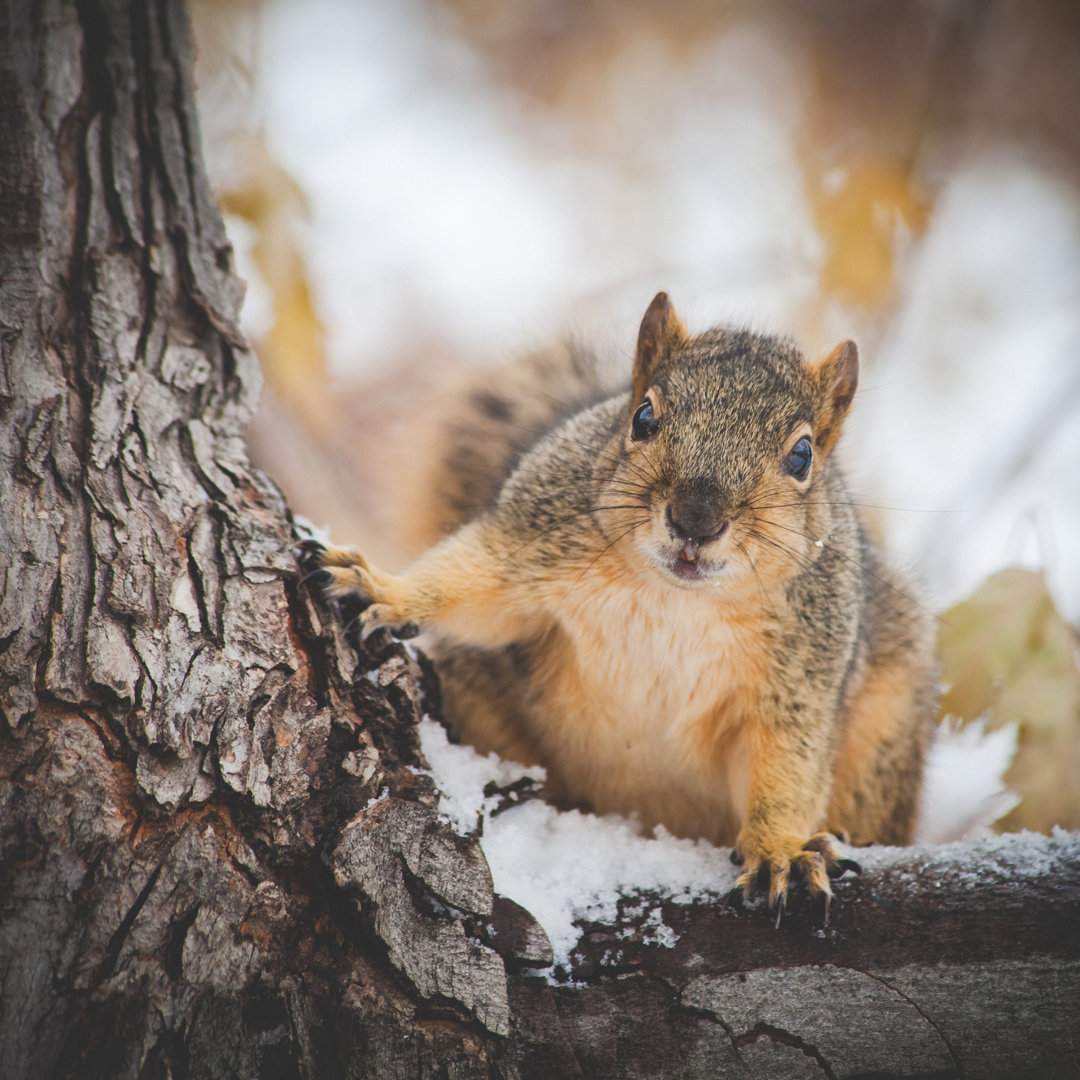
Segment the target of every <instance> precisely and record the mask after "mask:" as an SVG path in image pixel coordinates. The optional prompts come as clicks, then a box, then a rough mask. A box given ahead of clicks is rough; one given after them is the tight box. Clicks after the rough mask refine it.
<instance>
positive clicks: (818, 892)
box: [735, 832, 859, 908]
mask: <svg viewBox="0 0 1080 1080" xmlns="http://www.w3.org/2000/svg"><path fill="white" fill-rule="evenodd" d="M735 851H736V858H737V859H738V860H739V861H740V862H741V865H742V871H741V872H740V874H739V876H738V878H737V879H736V881H735V891H741V892H742V893H743V895H744V896H749V895H750V894H751V892H753V890H754V888H755V886H756V885H757V883H758V881H759V880H760V879H763V878H764V876H765V874H766V873H767V874H768V876H769V906H770V907H777V906H779V907H781V908H782V907H783V906H784V905H785V904H786V903H787V893H788V885H789V883H790V881H791V879H792V876H793V875H794V876H795V877H797V878H802V879H803V880H805V881H806V884H807V887H808V888H809V890H810V895H811V896H822V895H823V896H825V898H826V902H828V898H829V897H831V896H832V885H831V884H830V883H829V879H830V878H833V877H839V876H840V875H841V874H843V873H844V872H845V871H847V870H858V869H859V866H858V863H856V862H855V861H854V860H852V859H850V858H848V857H847V856H846V855H845V854H844V852H843V850H842V849H841V847H840V842H839V841H838V840H837V838H836V837H835V836H833V835H832V833H827V832H819V833H815V834H814V835H813V836H811V837H810V838H809V839H808V840H803V841H800V840H799V839H798V838H797V837H794V836H786V837H784V838H782V839H779V840H778V839H777V838H775V837H773V838H771V839H770V840H768V841H766V840H763V839H762V840H755V839H754V838H752V837H749V836H743V837H740V838H739V841H738V843H737V844H736V847H735Z"/></svg>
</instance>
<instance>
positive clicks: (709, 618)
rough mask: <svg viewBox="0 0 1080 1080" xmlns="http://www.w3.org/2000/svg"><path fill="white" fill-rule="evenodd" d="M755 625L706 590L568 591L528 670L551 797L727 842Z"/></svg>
mask: <svg viewBox="0 0 1080 1080" xmlns="http://www.w3.org/2000/svg"><path fill="white" fill-rule="evenodd" d="M760 631H761V624H760V619H758V618H755V617H753V616H752V615H746V614H743V615H740V614H739V613H737V612H733V611H732V610H731V609H730V608H725V606H724V605H722V604H721V603H719V602H718V601H717V600H716V599H715V597H714V596H712V595H711V594H710V592H709V591H707V590H704V589H702V590H682V589H678V588H673V587H671V586H665V585H664V583H662V582H660V583H659V584H658V585H657V586H650V585H649V584H646V585H645V586H644V587H643V588H641V589H631V588H627V587H626V583H625V582H622V583H621V587H616V588H612V587H610V583H608V585H607V587H605V583H603V582H601V581H595V582H590V583H589V585H588V586H582V587H580V588H578V589H576V590H575V591H574V592H573V594H571V595H568V596H567V598H566V602H565V603H564V604H563V605H561V610H560V635H561V640H560V643H559V647H557V648H554V649H552V650H550V651H549V654H548V659H547V667H546V669H545V670H544V671H543V672H537V675H538V676H539V679H538V685H539V686H540V687H541V689H540V701H539V702H538V706H539V708H540V709H541V710H542V711H543V723H542V729H543V730H542V742H543V747H544V757H545V759H546V761H545V763H546V764H547V765H548V772H549V783H550V785H551V786H552V788H553V789H554V794H555V795H556V796H557V797H562V798H564V799H567V800H570V801H575V802H587V803H588V804H589V805H591V806H592V808H593V809H594V810H596V811H597V812H598V813H607V812H612V811H615V812H620V813H630V812H632V811H635V810H636V811H637V812H638V814H639V815H640V818H641V821H642V824H643V825H644V826H646V827H651V826H652V825H654V824H656V823H657V822H663V823H664V824H665V826H666V827H667V828H668V829H670V830H671V831H672V832H675V833H677V834H680V835H690V836H708V837H711V838H712V839H713V840H715V841H717V842H721V843H730V842H732V841H733V840H734V835H735V833H736V832H737V830H738V827H739V825H740V824H741V821H742V818H743V816H744V812H745V802H746V788H747V782H748V781H747V747H746V739H745V735H746V726H747V721H748V720H751V719H752V717H753V715H754V714H755V712H756V707H757V700H758V696H759V694H760V687H761V683H762V669H761V660H760V656H764V650H763V648H762V647H761V641H760V636H759V635H760ZM759 649H760V656H759Z"/></svg>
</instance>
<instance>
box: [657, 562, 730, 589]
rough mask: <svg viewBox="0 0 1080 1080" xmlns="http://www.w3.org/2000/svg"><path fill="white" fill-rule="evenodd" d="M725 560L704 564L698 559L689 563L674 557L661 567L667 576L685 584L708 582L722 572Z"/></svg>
mask: <svg viewBox="0 0 1080 1080" xmlns="http://www.w3.org/2000/svg"><path fill="white" fill-rule="evenodd" d="M725 563H726V560H725V559H721V560H720V561H719V562H705V561H703V560H700V559H694V560H693V561H689V560H687V559H684V558H682V557H681V556H680V555H676V556H675V557H674V558H668V559H666V560H664V563H663V566H664V569H665V570H667V572H668V573H669V574H672V575H673V576H674V577H676V578H678V579H679V581H685V582H687V583H690V582H694V581H708V580H709V579H710V578H713V577H715V576H716V575H717V574H718V573H719V572H720V571H721V570H723V568H724V565H725Z"/></svg>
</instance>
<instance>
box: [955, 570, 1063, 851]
mask: <svg viewBox="0 0 1080 1080" xmlns="http://www.w3.org/2000/svg"><path fill="white" fill-rule="evenodd" d="M938 648H939V650H940V653H941V658H942V664H943V677H944V681H945V684H946V686H947V687H948V689H947V690H946V692H945V694H944V695H943V696H942V698H941V703H940V712H941V715H942V717H945V716H952V717H955V718H957V720H959V721H960V722H961V723H968V722H970V721H972V720H974V719H976V718H977V717H979V716H983V715H985V716H986V717H987V727H988V730H995V729H997V728H1000V727H1002V726H1003V725H1005V724H1010V723H1013V722H1016V723H1017V724H1018V725H1019V747H1018V750H1017V753H1016V757H1015V758H1014V759H1013V764H1012V766H1011V767H1010V769H1009V771H1008V772H1007V773H1006V774H1005V779H1006V782H1007V783H1008V785H1009V786H1010V787H1011V788H1012V789H1013V790H1014V791H1016V792H1017V794H1019V795H1020V796H1021V797H1022V801H1021V803H1020V805H1019V806H1018V807H1017V808H1016V809H1015V810H1014V811H1013V812H1012V813H1010V814H1009V815H1008V816H1007V817H1005V818H1004V819H1003V820H1002V821H1001V822H999V823H998V824H999V828H1001V829H1002V830H1003V831H1009V830H1013V829H1036V830H1039V831H1042V832H1046V831H1048V830H1049V829H1050V828H1051V827H1052V826H1054V825H1061V826H1064V827H1065V828H1070V829H1075V828H1077V827H1080V667H1078V665H1077V637H1076V633H1075V631H1074V630H1073V628H1072V627H1071V626H1070V625H1069V624H1068V623H1067V622H1066V621H1065V620H1064V618H1062V616H1061V614H1060V613H1059V612H1058V610H1057V608H1056V607H1055V606H1054V601H1053V598H1052V597H1051V596H1050V593H1049V591H1048V590H1047V588H1046V582H1045V580H1044V579H1043V576H1042V574H1039V573H1035V572H1034V571H1030V570H1019V569H1010V570H1002V571H1000V572H999V573H997V574H994V575H993V576H992V577H990V578H989V579H987V581H986V582H984V584H983V585H982V586H981V587H980V588H979V589H978V590H977V591H976V592H975V594H974V595H973V596H971V597H970V598H969V599H967V600H964V601H962V602H961V603H959V604H957V605H956V606H955V607H953V608H950V609H949V611H947V612H946V613H945V615H944V616H943V617H942V620H941V624H940V628H939V631H938Z"/></svg>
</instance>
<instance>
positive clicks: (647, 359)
mask: <svg viewBox="0 0 1080 1080" xmlns="http://www.w3.org/2000/svg"><path fill="white" fill-rule="evenodd" d="M686 340H687V333H686V330H685V328H684V327H683V324H682V323H681V322H680V321H679V316H678V315H676V314H675V309H674V308H673V307H672V306H671V299H670V297H669V296H668V294H667V293H666V292H661V293H657V294H656V296H654V297H653V302H652V303H651V304H650V305H649V310H648V311H646V312H645V318H644V319H642V320H641V329H640V330H639V331H638V339H637V354H636V355H635V357H634V397H633V401H632V402H631V407H632V408H635V409H636V408H637V407H638V405H639V404H640V403H641V399H642V398H644V397H645V391H646V390H648V389H649V384H650V383H651V382H652V377H653V373H654V372H655V371H656V369H657V367H658V366H659V365H660V362H661V361H662V360H664V359H665V357H667V356H668V355H669V354H670V353H671V352H672V351H673V350H674V349H677V348H678V347H679V346H680V345H682V344H683V342H685V341H686Z"/></svg>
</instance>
